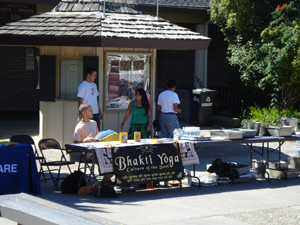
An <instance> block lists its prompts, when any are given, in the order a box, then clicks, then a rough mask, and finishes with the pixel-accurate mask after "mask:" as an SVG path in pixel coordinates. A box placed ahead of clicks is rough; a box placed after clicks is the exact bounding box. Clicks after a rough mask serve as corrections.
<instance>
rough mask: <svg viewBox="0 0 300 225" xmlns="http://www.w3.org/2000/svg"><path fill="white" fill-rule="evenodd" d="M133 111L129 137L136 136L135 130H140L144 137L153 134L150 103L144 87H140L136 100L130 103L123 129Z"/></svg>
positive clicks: (136, 93)
mask: <svg viewBox="0 0 300 225" xmlns="http://www.w3.org/2000/svg"><path fill="white" fill-rule="evenodd" d="M131 113H132V116H131V122H130V128H129V131H128V138H129V139H133V138H134V132H135V131H140V132H141V137H142V138H149V137H150V136H151V132H150V131H151V111H150V104H149V101H148V98H147V95H146V92H145V90H144V89H143V88H139V89H137V90H136V92H135V100H133V101H131V102H130V104H129V105H128V108H127V111H126V113H125V116H124V118H123V122H122V124H121V131H122V130H123V128H124V124H125V122H126V121H127V119H128V117H129V116H130V114H131Z"/></svg>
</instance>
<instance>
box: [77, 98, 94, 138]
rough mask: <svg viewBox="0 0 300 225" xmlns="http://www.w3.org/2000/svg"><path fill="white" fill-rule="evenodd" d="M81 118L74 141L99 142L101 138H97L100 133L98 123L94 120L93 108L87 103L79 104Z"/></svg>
mask: <svg viewBox="0 0 300 225" xmlns="http://www.w3.org/2000/svg"><path fill="white" fill-rule="evenodd" d="M79 118H80V119H81V120H80V121H79V123H78V124H77V125H76V127H75V130H74V135H73V142H74V143H86V142H98V141H99V139H98V138H95V137H96V135H97V134H98V133H99V130H98V127H97V123H96V122H95V121H94V120H92V118H93V109H92V107H91V106H90V105H89V104H87V103H84V104H81V105H80V106H79Z"/></svg>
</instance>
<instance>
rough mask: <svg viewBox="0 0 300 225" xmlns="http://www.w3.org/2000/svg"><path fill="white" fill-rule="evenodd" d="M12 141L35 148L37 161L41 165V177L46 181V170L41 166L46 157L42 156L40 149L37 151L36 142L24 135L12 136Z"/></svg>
mask: <svg viewBox="0 0 300 225" xmlns="http://www.w3.org/2000/svg"><path fill="white" fill-rule="evenodd" d="M10 141H11V142H17V143H21V144H28V145H31V146H32V147H33V149H34V155H35V159H36V160H37V161H38V162H39V164H40V169H39V177H41V175H42V176H43V177H44V179H45V174H44V170H43V167H42V166H41V164H42V162H43V161H44V157H43V156H42V155H41V154H39V153H38V149H37V147H36V145H35V143H34V140H33V139H32V138H31V137H30V136H29V135H26V134H23V135H14V136H12V137H11V138H10Z"/></svg>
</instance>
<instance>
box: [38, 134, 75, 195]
mask: <svg viewBox="0 0 300 225" xmlns="http://www.w3.org/2000/svg"><path fill="white" fill-rule="evenodd" d="M39 148H40V151H41V153H42V156H43V157H44V161H43V162H42V164H41V165H42V167H46V169H44V172H49V175H50V178H45V179H44V180H45V181H46V180H50V179H51V180H52V181H53V183H54V185H55V188H56V190H58V182H59V180H62V179H64V178H61V177H60V172H61V168H62V166H67V168H68V169H69V172H70V173H72V171H71V169H70V165H71V164H75V162H73V161H67V159H66V157H65V154H64V152H63V150H64V149H62V148H61V147H60V145H59V143H58V142H57V141H56V140H55V139H53V138H46V139H42V140H40V141H39ZM49 150H57V151H58V152H60V154H59V153H57V154H55V158H57V159H59V160H49V159H47V157H46V156H47V154H45V152H46V151H49ZM51 158H52V157H51ZM53 167H55V168H53ZM54 171H57V176H56V177H54V176H53V172H54Z"/></svg>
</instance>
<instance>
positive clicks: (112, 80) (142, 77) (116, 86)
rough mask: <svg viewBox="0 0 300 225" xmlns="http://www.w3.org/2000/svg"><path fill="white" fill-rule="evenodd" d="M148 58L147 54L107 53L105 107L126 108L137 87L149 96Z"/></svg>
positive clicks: (149, 56)
mask: <svg viewBox="0 0 300 225" xmlns="http://www.w3.org/2000/svg"><path fill="white" fill-rule="evenodd" d="M150 59H151V55H147V54H122V53H118V54H107V60H106V85H107V86H106V108H107V109H112V108H119V109H127V106H128V104H129V102H130V101H132V100H133V99H134V95H135V91H136V90H137V89H138V88H143V89H144V90H145V91H146V93H147V94H148V96H149V94H150V82H149V81H150Z"/></svg>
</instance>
